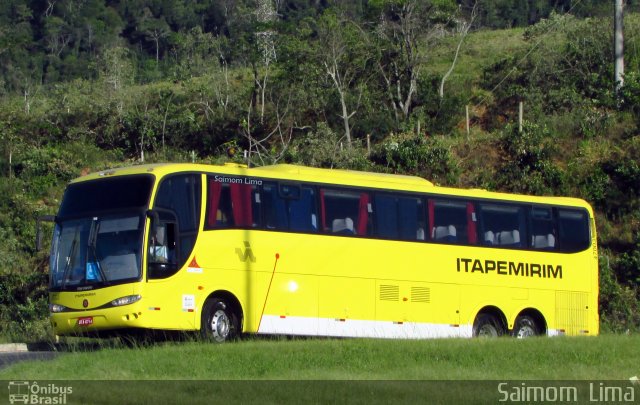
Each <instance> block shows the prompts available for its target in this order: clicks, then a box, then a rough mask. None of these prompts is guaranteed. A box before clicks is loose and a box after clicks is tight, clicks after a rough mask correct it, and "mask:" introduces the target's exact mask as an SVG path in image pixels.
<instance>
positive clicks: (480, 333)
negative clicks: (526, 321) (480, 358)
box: [473, 314, 504, 338]
mask: <svg viewBox="0 0 640 405" xmlns="http://www.w3.org/2000/svg"><path fill="white" fill-rule="evenodd" d="M502 335H504V328H503V327H502V324H501V323H500V321H499V320H498V319H497V318H496V317H495V316H493V315H491V314H479V315H478V316H477V317H476V320H475V322H474V323H473V336H474V337H481V338H494V337H499V336H502Z"/></svg>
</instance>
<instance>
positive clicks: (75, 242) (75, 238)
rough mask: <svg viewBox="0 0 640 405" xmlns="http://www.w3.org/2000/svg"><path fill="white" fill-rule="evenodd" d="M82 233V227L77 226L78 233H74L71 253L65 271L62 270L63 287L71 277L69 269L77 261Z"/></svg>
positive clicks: (68, 255)
mask: <svg viewBox="0 0 640 405" xmlns="http://www.w3.org/2000/svg"><path fill="white" fill-rule="evenodd" d="M79 234H80V228H76V233H75V234H74V235H73V242H71V247H70V248H69V253H68V254H67V264H66V265H65V266H64V271H63V272H62V289H64V288H65V287H66V286H67V281H68V279H69V271H70V270H71V269H72V268H73V266H74V265H75V263H76V253H77V251H78V239H79V237H78V236H79Z"/></svg>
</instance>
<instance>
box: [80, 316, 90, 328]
mask: <svg viewBox="0 0 640 405" xmlns="http://www.w3.org/2000/svg"><path fill="white" fill-rule="evenodd" d="M89 325H93V317H92V316H87V317H84V318H78V326H89Z"/></svg>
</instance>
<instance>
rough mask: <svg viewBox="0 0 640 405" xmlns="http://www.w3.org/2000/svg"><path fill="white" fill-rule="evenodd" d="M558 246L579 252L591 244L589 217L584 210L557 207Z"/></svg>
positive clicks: (568, 250)
mask: <svg viewBox="0 0 640 405" xmlns="http://www.w3.org/2000/svg"><path fill="white" fill-rule="evenodd" d="M558 230H559V233H560V235H559V236H560V247H561V248H562V250H565V251H567V252H579V251H581V250H584V249H586V248H588V247H589V246H590V245H591V234H590V232H589V217H588V215H587V212H586V211H583V210H570V209H558Z"/></svg>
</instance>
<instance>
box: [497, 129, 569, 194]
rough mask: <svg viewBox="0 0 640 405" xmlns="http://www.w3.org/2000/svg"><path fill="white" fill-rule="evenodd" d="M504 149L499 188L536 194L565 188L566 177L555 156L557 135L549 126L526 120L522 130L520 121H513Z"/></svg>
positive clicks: (502, 142)
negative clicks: (516, 123)
mask: <svg viewBox="0 0 640 405" xmlns="http://www.w3.org/2000/svg"><path fill="white" fill-rule="evenodd" d="M500 150H501V154H502V162H501V164H500V167H499V169H498V172H497V173H496V187H497V188H498V189H502V190H507V191H512V192H518V193H524V194H535V195H545V194H555V193H557V192H558V191H560V190H561V188H562V186H563V184H564V179H563V176H562V173H561V172H560V170H559V169H558V167H557V166H556V165H555V164H554V163H553V161H552V160H551V156H552V153H553V139H552V138H551V134H550V132H549V130H548V129H547V128H546V127H543V126H539V125H537V124H534V123H531V122H525V123H524V124H523V127H522V131H520V130H519V128H518V126H517V125H509V126H507V128H506V129H505V130H504V132H503V134H502V137H501V139H500Z"/></svg>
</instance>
